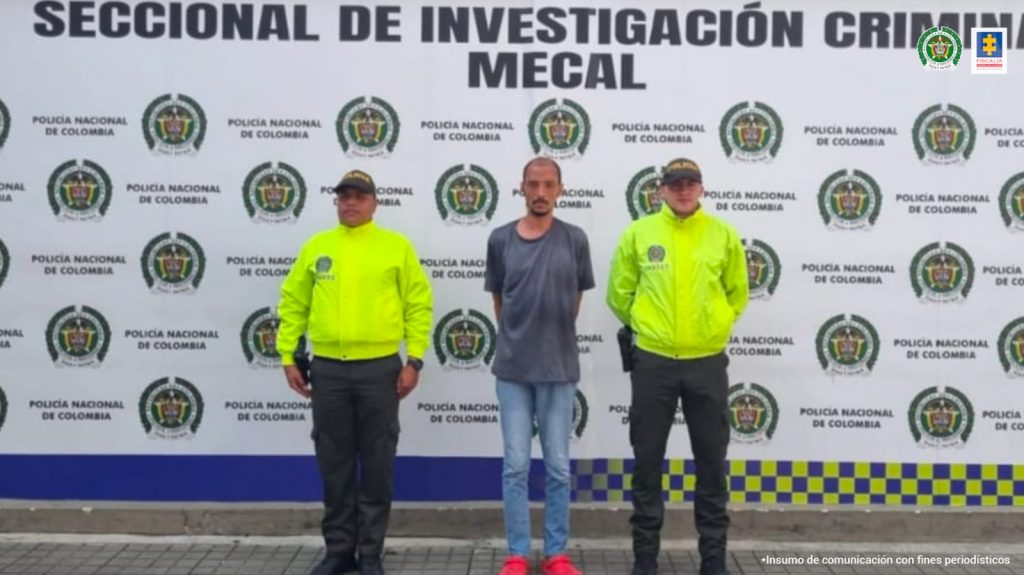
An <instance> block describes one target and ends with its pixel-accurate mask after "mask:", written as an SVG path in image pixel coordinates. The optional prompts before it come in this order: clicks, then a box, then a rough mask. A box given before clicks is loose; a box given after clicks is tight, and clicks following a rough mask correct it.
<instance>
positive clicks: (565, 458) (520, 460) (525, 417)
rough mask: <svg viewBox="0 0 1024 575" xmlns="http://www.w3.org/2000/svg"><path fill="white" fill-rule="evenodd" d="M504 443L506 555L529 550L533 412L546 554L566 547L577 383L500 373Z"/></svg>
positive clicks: (499, 384)
mask: <svg viewBox="0 0 1024 575" xmlns="http://www.w3.org/2000/svg"><path fill="white" fill-rule="evenodd" d="M497 388H498V405H499V410H500V411H499V414H500V417H501V435H502V437H503V439H504V444H505V460H504V465H503V466H502V498H503V500H504V507H505V536H506V538H507V539H508V552H509V554H510V555H525V556H529V555H530V508H529V499H528V489H527V478H528V476H529V473H530V444H531V442H532V440H533V423H534V418H536V422H537V428H538V433H539V435H540V445H541V449H542V451H543V453H544V469H545V473H544V475H545V483H544V499H545V505H544V555H546V556H549V557H550V556H551V555H558V554H560V553H564V552H565V546H566V543H567V542H568V539H569V490H570V482H569V437H570V436H571V434H572V404H573V398H574V397H575V395H576V383H575V382H564V383H516V382H512V381H504V380H502V379H498V383H497Z"/></svg>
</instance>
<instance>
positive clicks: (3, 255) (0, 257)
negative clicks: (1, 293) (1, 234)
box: [0, 240, 11, 287]
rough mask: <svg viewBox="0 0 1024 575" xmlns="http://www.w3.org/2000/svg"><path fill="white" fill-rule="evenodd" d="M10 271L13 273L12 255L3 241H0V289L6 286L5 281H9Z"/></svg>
mask: <svg viewBox="0 0 1024 575" xmlns="http://www.w3.org/2000/svg"><path fill="white" fill-rule="evenodd" d="M9 271H11V253H10V252H8V251H7V246H5V245H4V242H3V240H0V287H3V286H4V280H5V279H7V272H9Z"/></svg>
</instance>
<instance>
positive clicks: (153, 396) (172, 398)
mask: <svg viewBox="0 0 1024 575" xmlns="http://www.w3.org/2000/svg"><path fill="white" fill-rule="evenodd" d="M139 418H140V419H141V420H142V427H143V429H145V430H146V435H148V436H149V437H150V439H191V438H192V437H194V436H195V434H196V430H198V429H199V423H200V422H201V421H202V420H203V396H202V395H200V394H199V390H198V389H196V386H194V385H192V384H191V383H190V382H188V381H186V380H184V379H182V378H180V377H164V378H160V379H158V380H156V381H154V382H153V383H151V384H149V386H147V387H146V389H145V391H143V392H142V397H141V398H140V399H139Z"/></svg>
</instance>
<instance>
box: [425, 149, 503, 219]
mask: <svg viewBox="0 0 1024 575" xmlns="http://www.w3.org/2000/svg"><path fill="white" fill-rule="evenodd" d="M434 198H435V200H436V202H437V211H438V213H439V214H441V219H442V220H444V222H445V223H446V224H457V225H463V226H469V225H474V224H487V223H488V222H489V221H491V218H492V217H494V211H495V210H496V209H498V184H497V182H495V180H494V177H493V176H491V174H490V172H488V171H487V170H485V169H483V168H481V167H480V166H476V165H473V164H465V165H456V166H452V167H451V168H448V169H447V170H445V172H444V173H443V174H441V177H440V178H438V179H437V185H435V186H434Z"/></svg>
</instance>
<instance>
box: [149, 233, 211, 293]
mask: <svg viewBox="0 0 1024 575" xmlns="http://www.w3.org/2000/svg"><path fill="white" fill-rule="evenodd" d="M205 269H206V257H205V256H204V255H203V248H202V247H200V246H199V242H197V241H196V240H194V239H193V238H192V237H191V236H189V235H187V234H183V233H180V232H178V233H171V232H165V233H162V234H160V235H158V236H157V237H155V238H153V239H152V240H150V241H149V243H148V244H146V247H145V248H144V249H143V250H142V275H143V277H144V278H145V279H146V285H147V286H149V288H150V290H152V291H153V292H160V293H191V292H194V291H195V290H196V288H198V287H199V282H200V281H202V279H203V271H204V270H205Z"/></svg>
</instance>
